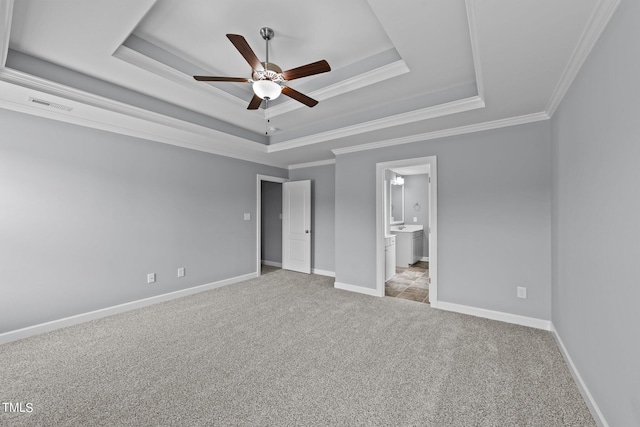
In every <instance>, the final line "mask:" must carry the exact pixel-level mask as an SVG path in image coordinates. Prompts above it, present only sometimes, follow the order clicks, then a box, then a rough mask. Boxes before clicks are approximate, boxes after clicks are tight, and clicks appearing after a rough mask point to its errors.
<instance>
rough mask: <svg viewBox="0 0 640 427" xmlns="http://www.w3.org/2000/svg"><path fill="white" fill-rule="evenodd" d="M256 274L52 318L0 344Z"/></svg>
mask: <svg viewBox="0 0 640 427" xmlns="http://www.w3.org/2000/svg"><path fill="white" fill-rule="evenodd" d="M256 274H257V273H249V274H244V275H242V276H237V277H232V278H230V279H225V280H220V281H217V282H212V283H207V284H204V285H200V286H194V287H192V288H188V289H181V290H179V291H174V292H169V293H166V294H162V295H156V296H153V297H149V298H144V299H140V300H137V301H131V302H127V303H124V304H119V305H114V306H112V307H106V308H101V309H99V310H94V311H90V312H87V313H82V314H77V315H75V316H70V317H65V318H62V319H58V320H52V321H50V322H45V323H40V324H38V325H33V326H28V327H26V328H22V329H16V330H15V331H9V332H4V333H2V334H0V344H5V343H8V342H11V341H17V340H20V339H23V338H27V337H30V336H33V335H38V334H42V333H45V332H50V331H53V330H56V329H60V328H65V327H67V326H72V325H77V324H79V323H84V322H88V321H90V320H95V319H100V318H102V317H107V316H112V315H114V314H118V313H122V312H125V311H130V310H134V309H136V308H141V307H146V306H148V305H153V304H157V303H159V302H164V301H169V300H172V299H176V298H182V297H185V296H188V295H193V294H197V293H199V292H204V291H208V290H211V289H216V288H221V287H223V286H227V285H231V284H233V283H238V282H243V281H245V280H249V279H253V278H255V277H256Z"/></svg>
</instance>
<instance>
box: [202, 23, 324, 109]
mask: <svg viewBox="0 0 640 427" xmlns="http://www.w3.org/2000/svg"><path fill="white" fill-rule="evenodd" d="M260 35H261V36H262V38H263V39H264V40H265V41H266V45H267V57H266V61H265V62H260V60H259V59H258V57H257V56H256V54H255V53H254V52H253V50H252V49H251V47H250V46H249V43H247V41H246V40H245V38H244V37H242V36H241V35H238V34H227V38H228V39H229V40H230V41H231V43H233V45H234V46H235V47H236V49H238V52H240V55H242V56H243V57H244V59H245V60H246V61H247V62H248V63H249V65H250V66H251V69H252V70H253V72H252V74H251V78H250V79H246V78H244V77H216V76H193V78H194V79H196V80H198V81H200V82H236V83H252V84H253V93H254V95H253V98H252V99H251V102H249V106H248V107H247V110H257V109H258V108H260V105H261V104H262V101H263V100H265V101H266V102H267V103H268V102H269V101H272V100H274V99H276V98H277V97H279V96H280V94H281V93H282V94H284V95H286V96H288V97H289V98H293V99H295V100H296V101H298V102H301V103H303V104H304V105H306V106H308V107H314V106H315V105H317V104H318V101H316V100H315V99H313V98H310V97H308V96H307V95H305V94H303V93H300V92H298V91H297V90H295V89H291V88H290V87H289V86H286V85H285V83H286V82H288V81H291V80H295V79H299V78H302V77H308V76H313V75H314V74H320V73H326V72H327V71H331V67H330V66H329V63H328V62H327V61H325V60H324V59H323V60H321V61H317V62H312V63H311V64H307V65H303V66H301V67H297V68H292V69H291V70H287V71H282V69H281V68H280V67H279V66H277V65H276V64H274V63H272V62H269V40H271V39H272V38H273V35H274V32H273V30H272V29H271V28H268V27H264V28H261V29H260Z"/></svg>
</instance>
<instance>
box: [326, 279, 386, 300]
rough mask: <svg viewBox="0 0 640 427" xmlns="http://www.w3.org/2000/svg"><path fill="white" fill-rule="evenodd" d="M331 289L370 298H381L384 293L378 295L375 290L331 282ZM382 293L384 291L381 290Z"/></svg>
mask: <svg viewBox="0 0 640 427" xmlns="http://www.w3.org/2000/svg"><path fill="white" fill-rule="evenodd" d="M333 287H334V288H336V289H341V290H343V291H349V292H356V293H359V294H364V295H370V296H372V297H383V296H384V293H383V294H382V295H380V292H378V290H377V289H371V288H364V287H362V286H356V285H349V284H347V283H340V282H333ZM383 291H384V289H383Z"/></svg>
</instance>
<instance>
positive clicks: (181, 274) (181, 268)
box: [178, 267, 184, 277]
mask: <svg viewBox="0 0 640 427" xmlns="http://www.w3.org/2000/svg"><path fill="white" fill-rule="evenodd" d="M178 277H184V267H180V268H179V269H178Z"/></svg>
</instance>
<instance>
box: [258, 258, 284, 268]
mask: <svg viewBox="0 0 640 427" xmlns="http://www.w3.org/2000/svg"><path fill="white" fill-rule="evenodd" d="M261 263H262V265H268V266H269V267H278V268H282V263H281V262H276V261H267V260H264V259H263V260H262V261H261Z"/></svg>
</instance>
